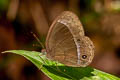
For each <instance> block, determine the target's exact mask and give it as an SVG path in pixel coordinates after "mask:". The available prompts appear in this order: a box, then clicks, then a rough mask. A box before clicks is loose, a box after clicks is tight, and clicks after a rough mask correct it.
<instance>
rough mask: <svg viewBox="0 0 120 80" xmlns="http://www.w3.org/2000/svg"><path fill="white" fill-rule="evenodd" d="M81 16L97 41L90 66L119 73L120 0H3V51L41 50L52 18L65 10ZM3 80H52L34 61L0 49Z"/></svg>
mask: <svg viewBox="0 0 120 80" xmlns="http://www.w3.org/2000/svg"><path fill="white" fill-rule="evenodd" d="M66 10H69V11H73V12H74V13H76V14H77V15H78V16H79V19H80V20H81V22H82V24H83V27H84V30H85V34H86V35H87V36H89V37H90V38H91V39H92V41H93V42H94V45H95V57H94V60H93V62H92V63H91V64H90V66H92V67H94V68H97V69H100V70H102V71H105V72H108V73H111V74H113V75H116V76H118V77H120V0H0V52H2V51H5V50H12V49H20V50H22V49H24V50H35V51H41V49H42V48H41V46H40V45H39V43H38V42H37V41H36V39H35V38H34V37H33V35H32V33H31V32H33V33H34V34H36V35H37V36H38V37H39V39H40V40H41V42H42V43H43V44H44V43H45V38H46V35H47V32H48V29H49V27H50V25H51V23H52V21H53V20H54V19H55V18H56V17H57V16H58V15H59V14H60V13H61V12H63V11H66ZM0 80H50V79H49V78H48V77H47V76H45V75H44V74H43V73H42V72H41V71H40V70H38V69H37V68H36V67H35V66H34V65H33V64H32V63H31V62H29V61H28V60H26V59H25V58H23V57H21V56H18V55H13V54H12V55H11V54H2V53H0Z"/></svg>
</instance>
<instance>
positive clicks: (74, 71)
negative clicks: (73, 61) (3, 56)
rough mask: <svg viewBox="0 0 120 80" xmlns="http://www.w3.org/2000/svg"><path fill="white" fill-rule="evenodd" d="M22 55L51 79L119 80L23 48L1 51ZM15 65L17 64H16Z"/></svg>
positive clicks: (98, 71)
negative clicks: (70, 65) (67, 64)
mask: <svg viewBox="0 0 120 80" xmlns="http://www.w3.org/2000/svg"><path fill="white" fill-rule="evenodd" d="M8 52H10V53H15V54H19V55H22V56H24V57H25V58H27V59H28V60H30V61H31V62H32V63H33V64H34V65H36V66H37V67H38V68H39V69H41V71H42V72H43V73H45V74H46V75H47V76H48V77H50V78H51V79H52V80H120V78H118V77H116V76H114V75H111V74H108V73H105V72H102V71H100V70H97V69H94V68H91V67H68V66H65V65H64V64H61V63H58V62H55V61H51V60H49V59H47V58H46V56H45V55H44V54H43V53H40V52H35V51H25V50H10V51H5V52H3V53H8ZM16 66H17V65H16Z"/></svg>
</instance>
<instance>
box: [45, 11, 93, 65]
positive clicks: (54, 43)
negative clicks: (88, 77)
mask: <svg viewBox="0 0 120 80" xmlns="http://www.w3.org/2000/svg"><path fill="white" fill-rule="evenodd" d="M46 51H47V57H48V58H49V59H51V60H55V61H58V62H60V63H63V64H65V65H66V66H72V67H85V66H87V65H89V64H90V63H91V62H92V59H93V57H94V45H93V42H92V41H91V40H90V39H89V38H88V37H87V36H85V34H84V30H83V27H82V24H81V22H80V20H79V19H78V17H77V16H76V15H75V14H74V13H72V12H70V11H65V12H63V13H62V14H61V15H60V16H58V17H57V18H56V19H55V20H54V21H53V23H52V25H51V27H50V29H49V31H48V35H47V39H46Z"/></svg>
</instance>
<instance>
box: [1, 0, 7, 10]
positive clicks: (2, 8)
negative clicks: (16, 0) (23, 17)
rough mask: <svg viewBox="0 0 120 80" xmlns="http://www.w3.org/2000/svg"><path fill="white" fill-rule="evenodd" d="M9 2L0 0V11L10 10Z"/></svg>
mask: <svg viewBox="0 0 120 80" xmlns="http://www.w3.org/2000/svg"><path fill="white" fill-rule="evenodd" d="M8 4H9V0H0V11H2V10H6V9H7V8H8Z"/></svg>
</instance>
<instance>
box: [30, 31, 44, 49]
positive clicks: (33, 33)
mask: <svg viewBox="0 0 120 80" xmlns="http://www.w3.org/2000/svg"><path fill="white" fill-rule="evenodd" d="M31 33H32V34H33V36H34V37H35V39H36V40H37V41H38V42H39V44H40V45H41V47H42V48H43V49H45V47H44V45H43V43H42V42H41V41H40V39H39V38H38V37H37V36H36V35H35V34H34V33H33V32H31Z"/></svg>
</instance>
